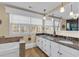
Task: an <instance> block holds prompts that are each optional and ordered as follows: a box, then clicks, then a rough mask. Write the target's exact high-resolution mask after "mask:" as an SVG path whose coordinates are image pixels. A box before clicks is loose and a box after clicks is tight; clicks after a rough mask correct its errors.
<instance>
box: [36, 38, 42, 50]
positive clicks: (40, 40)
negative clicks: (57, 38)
mask: <svg viewBox="0 0 79 59" xmlns="http://www.w3.org/2000/svg"><path fill="white" fill-rule="evenodd" d="M36 42H37V43H36V44H37V46H38V47H39V48H40V49H42V48H43V40H42V38H41V37H37V39H36Z"/></svg>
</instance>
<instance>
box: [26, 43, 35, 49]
mask: <svg viewBox="0 0 79 59" xmlns="http://www.w3.org/2000/svg"><path fill="white" fill-rule="evenodd" d="M33 47H36V43H27V44H26V45H25V48H26V49H29V48H33Z"/></svg>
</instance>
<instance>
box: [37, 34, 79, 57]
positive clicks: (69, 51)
mask: <svg viewBox="0 0 79 59" xmlns="http://www.w3.org/2000/svg"><path fill="white" fill-rule="evenodd" d="M74 39H75V40H74ZM74 39H73V40H69V39H68V38H66V37H65V36H59V35H58V36H56V37H54V36H50V35H37V36H36V44H37V47H39V48H40V49H41V50H42V51H43V52H44V53H45V54H47V55H48V56H49V57H79V38H74Z"/></svg>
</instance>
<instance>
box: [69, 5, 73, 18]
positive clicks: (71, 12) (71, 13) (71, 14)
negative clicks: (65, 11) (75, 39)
mask: <svg viewBox="0 0 79 59" xmlns="http://www.w3.org/2000/svg"><path fill="white" fill-rule="evenodd" d="M73 15H74V13H73V11H72V5H71V11H70V16H73Z"/></svg>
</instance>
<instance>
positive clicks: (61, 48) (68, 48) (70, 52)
mask: <svg viewBox="0 0 79 59" xmlns="http://www.w3.org/2000/svg"><path fill="white" fill-rule="evenodd" d="M60 50H62V51H64V52H67V53H69V54H71V55H73V57H74V56H78V57H79V51H78V50H75V49H73V48H70V47H67V46H64V45H60Z"/></svg>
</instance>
